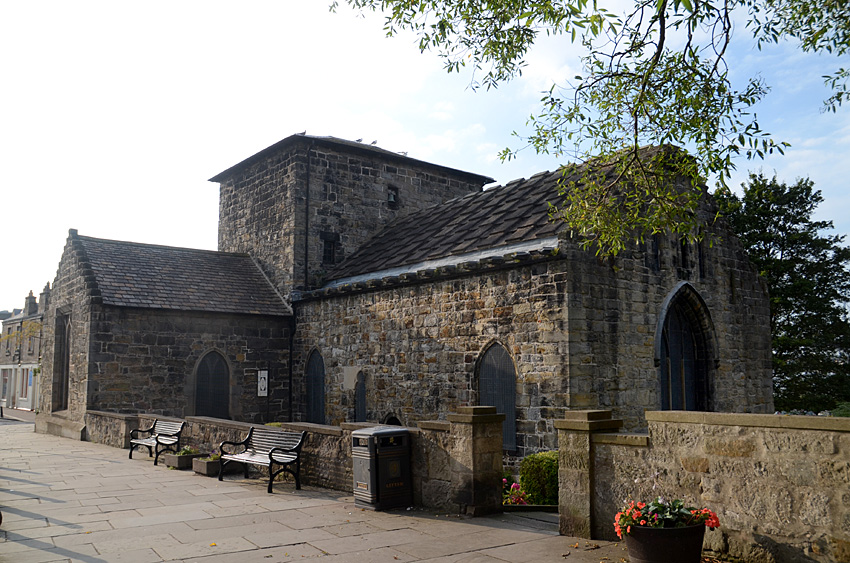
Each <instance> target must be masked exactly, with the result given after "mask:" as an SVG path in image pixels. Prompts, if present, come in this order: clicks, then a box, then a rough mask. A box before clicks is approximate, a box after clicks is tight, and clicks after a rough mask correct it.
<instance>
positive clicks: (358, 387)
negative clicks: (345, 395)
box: [354, 371, 366, 422]
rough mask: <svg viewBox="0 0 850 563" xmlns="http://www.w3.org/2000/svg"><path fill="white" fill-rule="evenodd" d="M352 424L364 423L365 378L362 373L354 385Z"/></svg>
mask: <svg viewBox="0 0 850 563" xmlns="http://www.w3.org/2000/svg"><path fill="white" fill-rule="evenodd" d="M354 422H366V376H365V375H363V372H362V371H361V372H359V373H358V374H357V383H355V384H354Z"/></svg>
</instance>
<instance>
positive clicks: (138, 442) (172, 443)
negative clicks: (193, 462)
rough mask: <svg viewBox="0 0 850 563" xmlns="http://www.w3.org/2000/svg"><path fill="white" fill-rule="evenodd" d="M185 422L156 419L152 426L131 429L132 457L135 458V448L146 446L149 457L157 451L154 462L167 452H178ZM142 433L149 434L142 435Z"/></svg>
mask: <svg viewBox="0 0 850 563" xmlns="http://www.w3.org/2000/svg"><path fill="white" fill-rule="evenodd" d="M185 425H186V423H185V422H168V421H165V420H158V419H154V421H153V424H151V426H150V428H136V429H135V430H130V459H133V450H134V449H136V448H138V447H141V446H144V447H146V448H147V449H148V457H150V456H151V455H153V453H154V452H156V457H154V458H153V464H154V465H156V463H157V461H159V456H160V455H161V454H163V453H165V452H173V453H175V454H176V453H177V450H179V449H180V433H181V432H183V427H184V426H185ZM140 434H148V436H146V437H141V436H140Z"/></svg>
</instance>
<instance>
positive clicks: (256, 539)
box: [0, 418, 627, 563]
mask: <svg viewBox="0 0 850 563" xmlns="http://www.w3.org/2000/svg"><path fill="white" fill-rule="evenodd" d="M134 458H136V459H132V460H129V459H127V450H119V449H117V448H110V447H108V446H103V445H100V444H91V443H88V442H76V441H73V440H69V439H65V438H57V437H54V436H45V435H43V434H35V433H34V432H33V425H32V424H30V423H27V422H20V421H16V420H12V419H10V418H4V419H0V511H2V515H3V523H2V525H0V562H5V563H39V562H47V561H80V562H85V563H102V562H108V563H111V562H120V563H124V562H134V563H135V562H138V563H148V562H159V561H186V562H198V563H215V562H223V561H236V562H237V563H251V562H270V563H271V562H284V561H301V560H304V559H307V558H317V559H319V560H320V561H321V562H323V563H337V562H346V563H347V562H359V561H364V562H375V563H382V562H388V563H389V562H396V561H427V562H429V563H460V562H464V563H497V562H501V563H504V562H506V561H507V562H523V563H533V562H540V563H543V562H554V561H559V562H563V561H566V562H567V563H600V562H601V563H621V562H622V561H626V560H627V559H626V553H625V550H624V546H623V545H621V544H616V543H609V542H589V541H586V540H581V539H577V538H567V537H563V536H559V535H557V526H556V524H554V523H553V521H552V518H551V515H548V516H547V515H541V514H532V515H529V516H518V515H517V514H516V513H511V514H502V515H499V516H492V517H486V518H461V517H458V516H454V515H447V514H442V513H440V514H437V513H435V512H434V511H427V510H419V509H412V510H398V511H386V512H373V511H369V510H361V509H359V508H355V507H354V503H353V497H352V496H350V495H346V494H345V493H344V492H339V491H330V490H326V489H318V488H312V487H303V488H302V490H301V491H296V490H295V487H294V485H293V484H292V483H291V482H284V483H276V484H275V492H274V494H271V495H270V494H268V493H266V486H265V485H264V484H263V482H262V481H260V480H258V479H244V478H243V476H242V475H236V476H231V477H229V478H226V479H225V481H224V482H219V481H218V480H217V479H215V478H210V477H202V476H200V475H195V474H194V473H192V472H191V471H176V470H170V469H167V468H165V467H163V466H158V467H154V466H153V462H152V461H151V459H150V458H148V457H147V456H146V455H144V453H141V455H139V456H138V457H137V456H134Z"/></svg>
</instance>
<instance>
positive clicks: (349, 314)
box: [293, 261, 569, 452]
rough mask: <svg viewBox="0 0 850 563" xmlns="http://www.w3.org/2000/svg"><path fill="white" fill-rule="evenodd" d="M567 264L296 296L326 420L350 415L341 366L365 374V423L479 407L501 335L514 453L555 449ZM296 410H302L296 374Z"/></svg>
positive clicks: (300, 343)
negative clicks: (486, 362)
mask: <svg viewBox="0 0 850 563" xmlns="http://www.w3.org/2000/svg"><path fill="white" fill-rule="evenodd" d="M566 269H567V264H566V263H565V262H560V261H557V262H543V263H540V264H536V265H533V266H528V267H525V268H517V269H513V270H501V271H494V272H492V273H488V274H486V275H476V274H474V273H470V275H468V276H465V277H462V278H458V279H450V280H442V281H436V282H433V283H424V284H410V285H407V286H400V287H398V288H396V289H388V290H378V291H373V292H368V293H363V294H353V295H343V296H340V297H325V298H323V299H321V300H317V301H309V302H298V303H297V308H296V312H297V313H296V314H297V327H298V328H297V334H296V342H295V350H296V358H297V360H296V362H295V363H294V372H295V373H296V374H298V376H299V377H300V376H301V374H303V372H304V369H305V367H304V366H305V362H306V358H307V357H308V356H309V353H310V352H311V351H312V350H314V349H315V350H318V351H319V352H320V353H321V354H322V357H323V359H324V363H325V373H326V376H325V377H326V397H325V399H326V420H327V421H328V422H329V423H331V424H340V423H342V422H344V421H351V420H354V389H353V387H350V386H349V387H347V386H346V384H345V382H346V378H345V373H344V372H345V371H346V370H347V369H350V368H351V367H354V368H355V369H357V370H359V371H362V372H363V374H364V376H365V381H366V385H367V393H366V396H367V409H366V410H367V420H369V421H371V422H383V421H385V420H386V419H387V417H389V416H390V415H392V416H395V417H397V418H398V419H399V420H400V421H401V423H402V424H404V425H413V424H414V423H415V422H418V421H420V420H431V419H442V420H445V416H446V414H447V413H450V412H455V411H456V410H457V409H458V408H460V407H463V406H472V405H476V404H477V401H478V396H477V382H476V373H475V368H476V363H477V361H478V359H479V357H480V355H481V353H482V351H483V350H484V349H485V348H486V347H487V346H488V345H489V344H491V343H493V342H500V343H501V344H503V345H504V346H505V347H506V348H507V349H508V351H509V352H510V353H511V355H512V357H513V359H514V363H515V366H516V369H517V374H518V381H517V428H518V434H519V437H518V445H519V450H520V452H526V451H536V450H537V449H540V448H545V449H555V448H556V447H557V444H556V441H555V435H554V433H553V432H552V427H551V425H550V423H549V422H548V421H549V420H550V419H553V418H560V417H561V416H563V411H564V410H565V409H566V408H567V406H568V397H569V395H568V392H569V387H568V381H569V380H568V377H567V370H566V362H565V361H564V359H565V357H566V353H567V347H566V341H567V337H566V330H565V326H566V323H565V318H566V309H565V299H566V295H565V292H564V287H565V283H566V279H567V278H568V273H567V271H566ZM299 381H301V386H300V387H299V386H296V387H295V391H296V392H295V399H296V404H295V405H293V409H294V412H295V413H299V412H300V413H303V412H305V411H304V409H305V407H304V404H303V401H302V400H301V398H303V397H304V396H305V391H304V387H303V379H300V380H299Z"/></svg>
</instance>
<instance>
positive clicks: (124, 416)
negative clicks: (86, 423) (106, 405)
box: [86, 411, 139, 420]
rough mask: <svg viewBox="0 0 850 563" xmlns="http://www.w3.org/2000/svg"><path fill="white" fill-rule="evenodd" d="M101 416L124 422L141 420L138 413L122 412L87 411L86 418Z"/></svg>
mask: <svg viewBox="0 0 850 563" xmlns="http://www.w3.org/2000/svg"><path fill="white" fill-rule="evenodd" d="M89 415H91V416H100V417H103V418H117V419H122V420H132V419H134V418H139V414H138V413H131V414H128V413H122V412H107V411H86V416H89Z"/></svg>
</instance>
